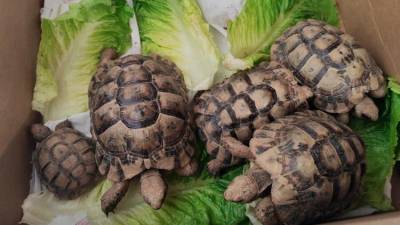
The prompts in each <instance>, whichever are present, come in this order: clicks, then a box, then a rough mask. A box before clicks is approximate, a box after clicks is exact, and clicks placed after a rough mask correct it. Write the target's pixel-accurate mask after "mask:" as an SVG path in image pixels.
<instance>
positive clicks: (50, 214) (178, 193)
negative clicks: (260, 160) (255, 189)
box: [22, 147, 247, 225]
mask: <svg viewBox="0 0 400 225" xmlns="http://www.w3.org/2000/svg"><path fill="white" fill-rule="evenodd" d="M199 149H201V150H202V151H201V153H202V154H201V163H200V165H203V166H204V165H206V162H207V159H206V153H205V151H204V147H199ZM200 171H201V172H200V173H199V175H197V176H196V177H179V176H176V175H174V174H169V175H168V176H167V178H166V180H167V183H168V193H167V198H166V199H165V202H164V204H163V207H162V208H161V209H159V210H154V209H152V208H151V207H150V206H148V205H147V204H146V203H145V202H144V201H143V198H142V196H141V195H140V191H139V187H138V185H137V183H138V182H137V180H135V181H133V182H132V184H134V185H132V186H131V187H130V189H129V191H128V193H127V195H126V196H125V197H124V198H123V200H122V201H121V203H120V204H119V205H118V207H117V209H116V211H115V213H114V214H109V216H108V217H106V216H105V215H104V213H103V212H102V211H101V208H100V198H101V196H102V194H103V193H104V192H105V191H106V190H107V189H108V188H109V187H110V186H111V183H110V182H108V181H103V182H101V183H100V184H98V185H97V186H96V188H95V189H93V190H91V191H90V192H89V193H88V194H86V195H84V196H82V197H80V198H78V199H76V200H71V201H61V200H58V199H56V198H55V197H54V195H53V194H51V193H49V192H48V191H46V192H44V193H43V194H39V193H35V194H31V195H29V196H28V198H27V199H26V200H25V202H24V204H23V206H22V208H23V210H24V217H23V218H22V222H24V223H27V224H30V225H39V224H40V225H45V224H49V223H50V222H52V221H53V222H54V221H57V219H60V218H64V219H67V220H68V219H71V218H72V219H73V218H77V220H78V221H79V219H81V218H82V217H84V218H87V220H88V222H89V223H90V224H92V225H96V224H98V225H118V224H121V225H122V224H131V225H147V224H148V225H157V224H160V225H161V224H162V225H169V224H170V225H193V224H196V225H208V224H228V225H236V224H239V223H241V222H243V221H246V220H247V219H246V216H245V207H244V205H243V204H239V203H233V202H228V201H225V199H224V196H223V191H224V190H225V188H226V187H227V185H228V184H229V182H230V181H231V180H232V179H233V178H234V177H235V176H237V175H239V174H241V173H242V171H243V168H242V167H238V168H236V169H233V170H231V171H230V172H228V173H227V174H225V175H224V176H222V177H220V178H214V177H211V176H210V175H209V174H208V172H207V169H206V167H203V168H201V169H200ZM57 217H58V218H57ZM57 224H58V223H57ZM243 224H244V223H243Z"/></svg>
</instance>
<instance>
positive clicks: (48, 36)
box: [32, 0, 132, 121]
mask: <svg viewBox="0 0 400 225" xmlns="http://www.w3.org/2000/svg"><path fill="white" fill-rule="evenodd" d="M131 15H132V9H131V8H130V7H128V6H127V4H126V2H125V1H124V0H82V1H81V2H80V3H77V4H71V5H70V9H69V11H67V12H66V13H64V14H62V15H60V16H59V17H57V18H55V19H53V20H49V19H43V20H42V36H41V43H40V47H39V53H38V61H37V77H36V85H35V89H34V96H33V102H32V106H33V109H34V110H37V111H39V112H40V113H41V114H42V115H43V117H44V120H45V121H48V120H57V119H62V118H64V117H66V116H69V115H72V114H74V113H79V112H84V111H87V110H88V97H87V89H88V84H89V81H90V79H91V77H92V75H93V73H94V72H95V70H96V67H97V64H98V60H99V56H100V52H101V51H102V50H103V49H104V48H107V47H113V48H115V49H117V50H118V51H119V52H123V51H124V50H125V49H127V48H128V47H129V46H130V44H131V43H130V28H129V19H130V17H131Z"/></svg>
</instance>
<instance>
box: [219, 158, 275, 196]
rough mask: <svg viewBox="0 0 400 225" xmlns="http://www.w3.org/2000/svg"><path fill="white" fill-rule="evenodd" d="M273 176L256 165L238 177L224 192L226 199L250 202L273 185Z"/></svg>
mask: <svg viewBox="0 0 400 225" xmlns="http://www.w3.org/2000/svg"><path fill="white" fill-rule="evenodd" d="M271 184H272V180H271V176H270V175H269V174H268V172H266V171H265V170H263V169H261V168H259V167H258V166H256V165H252V167H251V168H250V169H249V170H248V171H247V172H246V173H245V174H244V175H241V176H238V177H236V178H235V179H234V180H233V181H232V182H231V183H230V184H229V186H228V188H227V189H226V191H225V193H224V197H225V199H226V200H229V201H234V202H250V201H252V200H254V199H255V198H257V197H258V196H260V195H261V194H262V193H263V192H264V191H265V190H266V189H267V188H268V187H269V186H271Z"/></svg>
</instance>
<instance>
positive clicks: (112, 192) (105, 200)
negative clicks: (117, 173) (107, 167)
mask: <svg viewBox="0 0 400 225" xmlns="http://www.w3.org/2000/svg"><path fill="white" fill-rule="evenodd" d="M129 181H130V180H125V181H122V182H115V183H113V185H112V186H111V188H110V189H108V190H107V191H106V193H104V194H103V196H102V197H101V210H103V212H104V213H105V214H106V215H108V213H110V212H112V211H114V209H115V207H116V206H117V205H118V203H119V202H120V201H121V199H122V198H123V197H124V196H125V194H126V192H127V191H128V188H129Z"/></svg>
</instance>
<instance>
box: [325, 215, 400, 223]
mask: <svg viewBox="0 0 400 225" xmlns="http://www.w3.org/2000/svg"><path fill="white" fill-rule="evenodd" d="M350 224H351V225H399V224H400V212H392V213H385V214H378V215H373V216H366V217H362V218H357V219H351V220H343V221H339V222H334V223H324V224H323V225H350Z"/></svg>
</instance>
